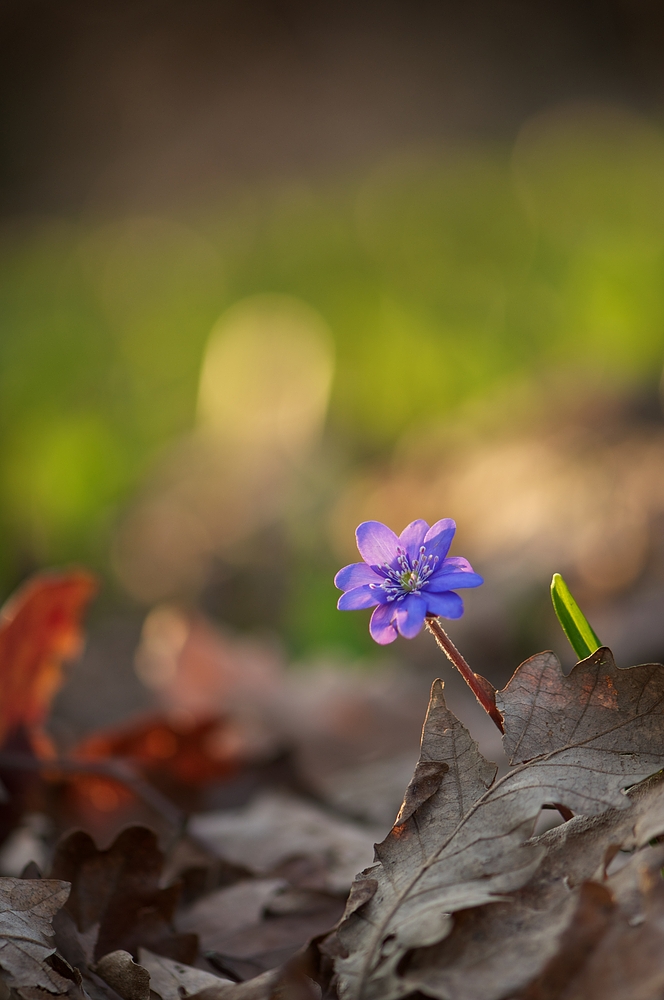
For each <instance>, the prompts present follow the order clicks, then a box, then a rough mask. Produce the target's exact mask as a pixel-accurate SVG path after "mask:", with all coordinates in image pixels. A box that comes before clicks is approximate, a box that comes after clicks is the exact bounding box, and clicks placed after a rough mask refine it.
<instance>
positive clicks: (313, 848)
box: [189, 791, 377, 894]
mask: <svg viewBox="0 0 664 1000" xmlns="http://www.w3.org/2000/svg"><path fill="white" fill-rule="evenodd" d="M189 830H190V832H191V833H192V834H193V835H194V836H195V837H197V838H198V840H199V841H201V842H202V843H203V844H205V846H206V847H207V848H208V849H209V850H211V851H214V852H215V853H216V854H218V855H219V856H220V857H222V858H224V859H225V860H226V861H230V862H232V863H233V864H235V865H243V866H245V867H246V868H248V869H249V870H250V871H252V872H253V873H254V874H256V875H257V876H266V875H270V874H272V873H275V872H276V870H277V869H279V868H280V866H283V865H284V864H285V863H286V862H288V861H290V860H292V859H297V858H308V859H311V860H313V861H316V862H318V863H319V867H320V871H321V884H320V886H319V888H324V889H327V890H328V891H329V892H333V893H340V894H345V893H346V892H348V889H349V888H350V885H351V883H352V881H353V877H354V875H355V873H356V872H357V871H358V870H359V869H360V868H362V867H363V866H364V865H366V864H367V863H368V862H369V861H370V860H371V857H372V854H373V842H374V840H375V837H376V833H377V830H376V829H375V828H374V829H371V828H367V827H364V826H360V825H359V824H357V823H354V822H353V821H352V820H342V819H339V818H337V817H336V816H333V815H331V814H330V813H329V812H327V811H325V810H324V809H321V808H320V806H317V805H314V804H313V803H311V802H306V801H304V800H303V799H300V798H297V797H296V796H294V795H292V794H287V793H284V792H279V791H270V792H264V793H262V794H261V795H259V796H257V797H256V798H255V799H254V800H253V802H251V803H250V804H249V805H248V806H246V807H244V808H242V809H233V810H223V811H218V812H210V813H200V814H198V815H196V816H193V817H192V818H191V821H190V824H189Z"/></svg>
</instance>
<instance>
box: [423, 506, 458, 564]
mask: <svg viewBox="0 0 664 1000" xmlns="http://www.w3.org/2000/svg"><path fill="white" fill-rule="evenodd" d="M455 531H456V524H455V523H454V521H453V520H452V518H451V517H444V518H442V519H441V520H440V521H436V523H435V524H432V525H431V527H430V528H429V530H428V531H427V533H426V535H425V537H424V544H425V546H426V550H427V555H431V556H438V559H439V561H440V562H442V561H443V559H444V558H445V556H446V555H447V553H448V552H449V549H450V545H451V544H452V539H453V538H454V532H455Z"/></svg>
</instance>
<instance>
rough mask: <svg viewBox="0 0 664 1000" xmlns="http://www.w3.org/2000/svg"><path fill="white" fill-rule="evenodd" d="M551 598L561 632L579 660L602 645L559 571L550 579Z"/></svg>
mask: <svg viewBox="0 0 664 1000" xmlns="http://www.w3.org/2000/svg"><path fill="white" fill-rule="evenodd" d="M551 600H552V601H553V610H554V611H555V612H556V615H557V616H558V621H559V622H560V624H561V626H562V629H563V632H564V633H565V635H566V636H567V638H568V639H569V641H570V644H571V646H572V649H573V650H574V652H575V653H576V655H577V656H578V657H579V659H580V660H585V658H586V656H590V654H591V653H594V652H595V650H596V649H599V647H600V646H601V645H602V643H601V642H600V641H599V639H598V638H597V636H596V635H595V633H594V632H593V630H592V628H591V627H590V624H589V622H588V621H587V619H586V617H585V615H584V614H583V612H582V611H581V608H580V607H579V605H578V604H577V603H576V601H575V600H574V598H573V597H572V595H571V594H570V592H569V587H568V586H567V584H566V583H565V581H564V580H563V578H562V576H561V575H560V573H554V574H553V579H552V580H551Z"/></svg>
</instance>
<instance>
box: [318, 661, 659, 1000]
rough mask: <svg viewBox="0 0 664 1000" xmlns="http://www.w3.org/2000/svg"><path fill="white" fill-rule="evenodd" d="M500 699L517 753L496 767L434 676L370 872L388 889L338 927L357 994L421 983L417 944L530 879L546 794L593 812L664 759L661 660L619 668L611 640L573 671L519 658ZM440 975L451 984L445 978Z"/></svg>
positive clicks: (391, 992)
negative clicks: (500, 770) (413, 977)
mask: <svg viewBox="0 0 664 1000" xmlns="http://www.w3.org/2000/svg"><path fill="white" fill-rule="evenodd" d="M497 704H498V707H499V708H500V711H501V713H502V715H503V718H504V723H505V744H506V746H507V747H508V748H509V752H510V756H511V762H512V763H513V764H515V765H516V766H514V767H513V769H512V770H511V771H510V772H509V773H508V774H507V775H505V776H504V777H503V778H501V779H500V780H498V781H494V775H495V767H494V766H493V765H491V764H489V763H488V761H486V760H485V759H484V758H483V757H482V755H481V754H480V753H479V750H478V748H477V745H476V744H475V743H474V741H473V740H472V739H471V738H470V736H469V734H468V733H467V731H466V730H465V728H464V727H463V726H462V725H461V724H460V723H459V722H458V720H457V719H456V718H455V717H454V716H453V715H452V713H451V712H449V711H448V710H447V708H446V706H445V701H444V698H443V685H442V682H440V681H436V682H435V683H434V686H433V688H432V694H431V702H430V705H429V711H428V714H427V719H426V722H425V726H424V730H423V736H422V751H421V757H420V765H421V766H420V769H419V775H418V773H417V772H416V778H415V779H414V784H413V786H412V787H411V789H410V791H409V792H407V795H406V800H405V802H406V805H405V811H404V821H403V822H397V823H396V824H395V826H394V827H393V829H392V831H391V832H390V833H389V834H388V836H387V838H386V839H385V840H384V841H383V843H382V844H379V845H378V846H377V848H376V856H377V862H376V863H375V864H374V865H373V866H372V867H371V868H369V869H367V870H366V871H365V872H363V873H362V874H361V875H360V876H359V877H358V879H359V882H360V883H370V882H371V883H372V882H375V884H376V888H375V891H373V893H372V895H370V896H369V892H367V893H365V901H364V902H363V903H359V904H358V905H357V906H356V908H355V909H354V910H352V911H351V910H350V907H349V909H348V910H347V913H346V916H345V918H344V920H343V922H342V924H341V927H340V929H339V932H338V940H339V946H340V948H341V949H342V951H343V954H342V957H339V958H337V961H336V969H337V975H338V983H339V986H338V988H339V995H340V996H341V997H342V998H344V1000H360V998H362V1000H374V998H375V1000H397V998H399V997H404V996H406V995H407V994H408V993H409V992H413V991H414V989H416V988H417V987H416V986H414V985H413V984H412V983H411V982H409V981H408V980H407V978H404V976H403V975H402V968H403V960H404V957H405V956H406V955H407V953H408V952H409V951H411V950H412V949H414V948H422V947H427V946H434V945H437V944H438V943H439V942H442V941H443V940H444V939H445V938H446V937H447V936H448V935H449V934H450V933H451V931H452V929H453V927H454V920H453V917H452V914H453V913H455V912H457V911H459V910H467V909H469V908H471V907H480V906H482V905H483V904H487V903H490V902H498V901H499V900H500V899H501V898H502V899H504V898H505V897H506V893H512V892H514V891H516V890H518V889H520V888H521V887H522V886H524V885H525V884H526V883H527V882H528V881H529V880H530V879H531V877H532V876H533V874H534V872H535V871H536V870H537V868H538V867H539V865H540V863H541V862H542V859H543V858H544V856H545V855H546V846H545V845H544V844H542V843H541V842H539V841H529V838H530V837H531V836H532V832H533V828H534V824H535V821H536V819H537V816H538V813H539V811H540V809H541V807H542V806H543V805H544V804H545V803H550V802H556V803H561V804H562V805H563V806H565V807H567V809H569V810H571V811H573V812H575V813H582V814H585V815H588V816H590V815H596V814H599V813H601V812H603V811H605V810H607V809H609V808H612V807H613V808H615V809H621V808H623V809H625V808H629V805H630V800H629V799H628V798H627V797H626V796H625V795H624V794H622V789H624V788H625V787H626V786H627V785H630V784H634V783H636V782H638V781H640V780H643V779H645V778H646V777H648V775H650V774H652V773H653V772H655V771H657V770H658V769H659V768H661V767H662V766H663V765H664V750H662V749H661V748H662V747H663V746H664V741H663V737H664V667H662V666H660V665H646V666H641V667H631V668H628V669H624V670H619V669H618V668H617V667H616V665H615V663H614V662H613V658H612V656H611V654H610V652H609V651H608V650H607V649H605V648H602V649H599V650H598V651H597V652H596V653H594V654H593V656H591V657H589V658H588V659H587V660H584V661H582V662H581V663H579V664H577V665H576V667H574V669H573V670H572V672H571V674H570V675H569V676H568V677H565V676H564V675H563V673H562V670H561V668H560V664H559V663H558V661H557V659H556V658H555V657H554V656H553V654H551V653H543V654H539V655H538V656H535V657H532V658H531V659H530V660H527V661H526V662H525V663H524V664H522V665H521V667H519V668H518V670H517V671H516V673H515V675H514V677H513V678H512V680H511V681H510V683H509V684H508V686H507V687H506V688H505V690H504V691H502V692H499V693H498V695H497ZM433 765H437V766H438V767H437V769H436V767H434V766H433ZM443 765H447V767H448V769H449V770H447V771H445V769H444V767H443ZM436 774H437V775H438V776H440V783H439V784H438V783H437V777H436ZM434 779H435V780H434ZM367 897H369V898H367ZM356 898H359V897H357V895H356ZM429 989H430V990H431V992H428V993H427V995H430V996H433V997H440V998H445V997H447V996H448V994H447V992H446V991H445V990H444V988H443V987H442V986H433V987H431V986H430V987H429Z"/></svg>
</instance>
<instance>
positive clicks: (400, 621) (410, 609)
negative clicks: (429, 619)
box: [395, 594, 427, 639]
mask: <svg viewBox="0 0 664 1000" xmlns="http://www.w3.org/2000/svg"><path fill="white" fill-rule="evenodd" d="M426 613H427V602H426V601H425V599H424V598H423V597H420V596H419V595H418V594H409V595H408V596H407V597H404V599H403V601H400V602H399V604H398V606H397V610H396V615H395V620H396V626H397V629H398V630H399V632H401V634H402V635H403V636H404V637H405V638H406V639H413V638H414V637H415V636H416V635H417V633H418V632H419V631H420V630H421V628H422V626H423V624H424V617H425V615H426Z"/></svg>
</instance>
